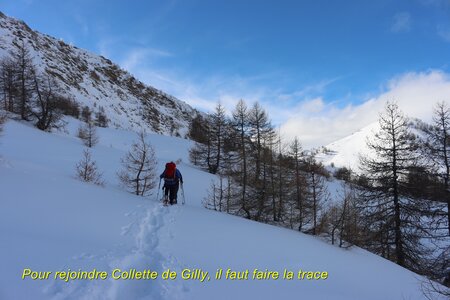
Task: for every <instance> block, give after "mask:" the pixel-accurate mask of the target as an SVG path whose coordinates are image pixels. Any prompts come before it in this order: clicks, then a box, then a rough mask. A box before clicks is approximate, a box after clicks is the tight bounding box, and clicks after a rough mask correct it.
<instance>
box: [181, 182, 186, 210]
mask: <svg viewBox="0 0 450 300" xmlns="http://www.w3.org/2000/svg"><path fill="white" fill-rule="evenodd" d="M181 196H182V197H183V199H182V202H181V204H183V205H184V204H185V203H186V198H185V197H184V187H183V184H181Z"/></svg>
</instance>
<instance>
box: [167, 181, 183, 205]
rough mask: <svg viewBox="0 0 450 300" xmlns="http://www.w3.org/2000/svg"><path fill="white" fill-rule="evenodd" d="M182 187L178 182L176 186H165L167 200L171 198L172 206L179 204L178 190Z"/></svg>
mask: <svg viewBox="0 0 450 300" xmlns="http://www.w3.org/2000/svg"><path fill="white" fill-rule="evenodd" d="M179 187H180V184H179V183H178V182H177V183H175V184H171V185H168V184H165V185H164V196H165V199H167V197H168V198H169V202H170V204H176V203H177V194H178V188H179Z"/></svg>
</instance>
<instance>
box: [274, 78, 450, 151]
mask: <svg viewBox="0 0 450 300" xmlns="http://www.w3.org/2000/svg"><path fill="white" fill-rule="evenodd" d="M388 100H394V101H396V102H397V103H398V105H399V107H400V108H401V109H402V110H403V111H404V112H405V114H407V115H408V116H410V117H417V118H421V119H424V120H426V121H429V120H430V119H431V116H432V110H433V105H434V103H436V102H438V101H449V103H450V78H449V75H448V74H446V73H443V72H441V71H437V70H433V71H429V72H423V73H415V72H411V73H406V74H403V75H401V76H398V77H396V78H393V79H392V80H390V81H389V82H388V84H387V86H386V91H385V92H383V93H381V94H380V95H378V96H376V97H373V98H370V99H367V100H366V101H365V102H363V103H362V104H360V105H356V106H353V105H348V106H346V107H344V108H338V107H336V106H334V105H332V104H325V102H323V101H322V104H323V105H322V107H321V109H320V110H318V111H317V113H314V114H311V113H310V112H309V111H308V110H304V108H305V107H309V106H310V105H312V106H313V107H317V108H320V106H315V105H314V103H315V102H317V100H312V101H306V102H302V103H300V104H299V106H298V107H297V108H296V109H295V110H293V111H291V112H290V116H289V118H288V119H287V120H286V122H285V123H284V124H283V125H282V126H281V130H282V133H283V135H284V137H286V138H288V139H292V138H294V137H295V136H298V137H299V138H300V140H301V141H302V143H303V144H304V145H305V147H306V148H309V147H317V146H321V145H326V144H329V143H331V142H333V141H335V140H337V139H340V138H343V137H346V136H348V135H350V134H351V133H353V132H355V131H357V130H359V129H361V128H362V127H365V126H367V125H368V124H370V123H372V122H375V121H376V120H377V119H378V114H379V113H380V112H381V111H382V110H383V107H384V104H385V103H386V101H388Z"/></svg>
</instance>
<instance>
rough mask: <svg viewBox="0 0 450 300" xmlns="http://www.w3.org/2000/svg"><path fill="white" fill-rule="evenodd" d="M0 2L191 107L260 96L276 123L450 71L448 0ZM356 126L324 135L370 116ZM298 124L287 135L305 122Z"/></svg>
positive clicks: (335, 110)
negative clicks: (108, 59)
mask: <svg viewBox="0 0 450 300" xmlns="http://www.w3.org/2000/svg"><path fill="white" fill-rule="evenodd" d="M0 10H1V11H3V12H4V13H5V14H7V15H9V16H12V17H15V18H18V19H22V20H24V21H25V22H26V23H27V24H28V25H29V26H30V27H31V28H33V29H35V30H38V31H40V32H43V33H46V34H49V35H51V36H54V37H57V38H61V39H63V40H64V41H66V42H68V43H71V44H73V45H76V46H78V47H80V48H84V49H87V50H89V51H92V52H94V53H98V54H102V55H104V56H106V57H108V58H110V59H111V60H113V61H114V62H116V63H118V64H119V65H120V66H122V67H123V68H125V69H127V70H128V71H130V72H131V73H132V74H134V75H135V76H137V77H138V78H139V79H141V80H142V81H144V82H145V83H148V84H151V85H153V86H155V87H156V88H159V89H162V90H164V91H166V92H168V93H170V94H173V95H174V96H176V97H178V98H180V99H182V100H184V101H186V102H188V103H190V104H192V105H193V106H195V107H197V108H200V109H203V110H210V109H212V107H214V105H215V104H216V103H217V101H219V100H220V101H221V102H222V103H223V104H224V105H225V106H226V107H229V108H232V107H233V105H234V103H236V101H237V100H239V99H240V98H243V99H244V100H247V101H248V102H249V103H251V102H253V101H260V102H262V103H263V104H264V105H265V107H266V109H267V110H268V111H269V114H270V116H271V117H272V119H273V121H274V123H275V124H277V125H280V126H282V127H283V126H284V128H288V126H285V125H286V123H287V122H288V121H289V120H291V119H299V118H300V119H301V118H303V117H305V118H307V117H308V118H309V119H308V120H307V121H310V122H312V119H311V116H308V115H310V114H311V113H317V114H318V115H320V117H321V118H319V119H318V120H317V122H318V123H316V124H315V125H311V126H313V127H317V125H318V124H319V125H320V124H322V123H324V122H325V123H327V122H330V120H331V118H336V117H337V116H338V115H339V113H345V112H346V111H347V110H348V109H349V108H352V109H353V111H354V110H355V109H357V108H361V107H363V106H364V105H367V103H368V102H370V101H377V100H379V99H380V98H383V95H384V96H386V95H389V93H391V92H394V95H396V94H395V90H396V88H397V87H398V86H396V85H395V84H397V85H398V84H399V83H403V84H414V85H415V86H417V85H418V84H420V83H422V82H423V80H425V81H426V80H430V78H431V77H432V76H440V79H439V80H440V81H442V82H444V83H447V81H448V73H449V72H450V70H449V68H450V65H449V62H450V1H449V0H409V1H402V0H390V1H388V0H377V1H369V0H365V1H324V0H315V1H312V0H311V1H283V0H281V1H256V0H251V1H249V0H247V1H246V0H239V1H235V0H227V1H214V0H210V1H207V0H197V1H195V0H178V1H176V0H167V1H162V0H160V1H133V0H129V1H115V0H109V1H92V0H91V1H88V0H82V1H70V0H69V1H61V0H58V1H53V0H51V1H45V0H41V1H37V0H35V1H33V0H13V1H2V0H0ZM408 78H409V80H410V82H408V83H405V82H404V80H406V79H408ZM420 78H422V79H420ZM424 78H425V79H424ZM414 80H422V81H421V82H420V83H418V82H414ZM433 82H435V81H433ZM419 94H420V93H419ZM425 95H426V93H425V94H424V96H425ZM436 97H437V98H443V97H445V95H444V94H442V96H440V94H439V95H438V96H436ZM421 99H422V100H415V101H418V102H423V101H425V100H423V99H424V98H423V97H422V98H421ZM395 100H400V102H402V99H395ZM435 100H439V101H442V100H444V99H431V100H430V102H431V101H435ZM405 101H406V100H405ZM405 103H406V102H405ZM415 106H417V105H415ZM419 106H420V105H419ZM412 114H414V113H412ZM347 115H348V111H347ZM374 116H375V115H371V116H370V117H367V118H364V119H365V120H366V123H367V122H368V121H371V120H373V119H374ZM334 121H336V122H337V121H338V120H333V122H334ZM305 123H306V122H305ZM349 123H352V122H350V121H349ZM353 123H354V127H355V128H352V129H351V130H350V128H349V129H347V130H346V131H345V130H344V131H345V132H342V133H339V134H337V135H336V134H334V135H333V136H331V135H330V134H328V135H329V137H328V138H327V139H324V140H321V141H320V142H321V143H322V142H329V141H331V139H332V138H338V137H339V135H345V134H346V133H348V132H349V131H353V130H355V129H356V128H357V126H363V125H367V124H365V123H364V122H363V121H362V120H359V121H354V122H353ZM297 125H299V124H297ZM297 125H295V126H297ZM295 126H293V127H294V128H291V129H289V130H290V131H289V133H286V134H287V136H292V135H294V134H297V133H298V135H300V137H301V135H302V134H303V135H306V134H305V133H306V131H307V130H311V128H309V127H308V126H306V125H305V126H300V128H299V129H295ZM324 126H325V125H324ZM330 126H331V125H330ZM332 126H334V127H335V126H336V124H335V125H332ZM297 127H298V126H297ZM350 127H352V126H350ZM327 130H328V131H335V130H334V129H333V127H330V128H328V129H327ZM318 134H319V133H315V134H314V135H318ZM325 135H326V133H325ZM313 139H314V138H313ZM304 140H305V141H306V144H311V145H312V144H314V145H315V144H318V143H319V141H315V142H312V143H309V142H308V138H307V137H305V139H304Z"/></svg>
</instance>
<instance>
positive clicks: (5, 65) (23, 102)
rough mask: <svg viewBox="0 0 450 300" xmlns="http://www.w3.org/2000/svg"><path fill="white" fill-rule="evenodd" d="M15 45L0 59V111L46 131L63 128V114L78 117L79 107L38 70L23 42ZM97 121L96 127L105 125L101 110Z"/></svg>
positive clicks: (105, 120)
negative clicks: (30, 122)
mask: <svg viewBox="0 0 450 300" xmlns="http://www.w3.org/2000/svg"><path fill="white" fill-rule="evenodd" d="M14 45H15V50H14V51H11V52H10V55H9V56H5V57H3V58H2V59H1V60H0V105H1V108H2V109H3V110H5V111H8V112H11V113H14V114H16V115H18V116H19V118H20V119H22V120H26V121H33V122H34V123H35V125H36V127H37V128H39V129H41V130H45V131H50V130H51V129H52V128H58V127H61V126H63V125H64V122H62V116H63V115H70V116H73V117H75V118H78V117H79V115H80V106H79V104H78V103H77V102H76V101H74V100H72V99H69V98H67V97H66V96H64V93H63V92H62V90H61V88H60V86H59V85H58V84H57V82H56V80H55V79H54V77H53V76H51V75H50V74H48V73H47V72H46V71H44V72H41V73H40V72H39V71H38V68H37V67H36V66H35V65H34V63H33V60H32V57H31V54H30V51H29V50H28V48H27V46H26V44H25V42H23V41H19V40H16V41H15V42H14ZM96 118H97V120H96V124H97V126H103V127H106V126H107V123H108V120H107V118H106V114H105V113H104V111H101V110H100V111H99V112H98V113H97V115H96Z"/></svg>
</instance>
